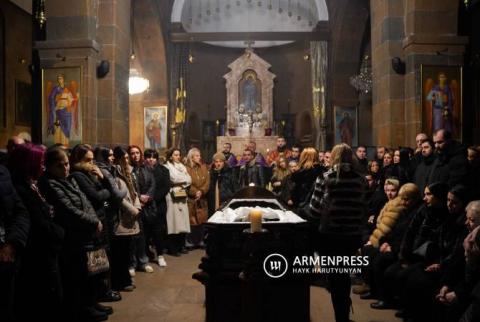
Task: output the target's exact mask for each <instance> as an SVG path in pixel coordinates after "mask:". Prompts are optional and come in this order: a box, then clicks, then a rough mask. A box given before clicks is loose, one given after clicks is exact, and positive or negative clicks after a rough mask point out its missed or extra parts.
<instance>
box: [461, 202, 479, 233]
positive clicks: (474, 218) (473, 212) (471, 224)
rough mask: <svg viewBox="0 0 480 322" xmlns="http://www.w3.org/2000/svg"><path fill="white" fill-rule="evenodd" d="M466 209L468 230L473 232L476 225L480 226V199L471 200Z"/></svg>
mask: <svg viewBox="0 0 480 322" xmlns="http://www.w3.org/2000/svg"><path fill="white" fill-rule="evenodd" d="M465 210H466V211H467V215H466V217H467V219H466V220H465V225H466V226H467V228H468V231H470V232H471V231H473V230H474V229H475V228H476V227H478V226H480V200H474V201H470V203H469V204H468V205H467V208H465Z"/></svg>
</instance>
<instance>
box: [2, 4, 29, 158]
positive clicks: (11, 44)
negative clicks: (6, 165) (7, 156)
mask: <svg viewBox="0 0 480 322" xmlns="http://www.w3.org/2000/svg"><path fill="white" fill-rule="evenodd" d="M0 14H1V15H2V16H3V20H4V25H3V27H4V28H5V29H4V33H3V37H4V43H5V51H4V61H3V62H0V63H1V64H4V66H3V68H4V73H5V78H4V95H2V97H0V100H3V104H4V105H3V106H2V107H4V108H5V110H2V107H0V113H3V117H4V119H3V118H0V119H1V120H2V121H3V122H2V123H3V124H0V148H1V149H3V148H5V145H6V143H7V140H8V138H9V137H10V136H12V135H17V134H19V133H20V132H30V126H27V125H20V124H18V122H17V121H16V120H15V104H16V94H15V82H16V81H22V82H25V83H28V84H30V83H31V79H30V73H29V71H28V66H29V65H30V64H31V56H32V44H31V42H30V41H29V39H30V38H31V34H32V25H31V19H32V16H31V15H30V14H29V13H27V12H26V11H24V10H22V9H20V8H19V7H17V6H16V5H14V4H12V3H10V2H9V1H0ZM32 108H33V107H32Z"/></svg>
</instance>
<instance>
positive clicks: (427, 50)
mask: <svg viewBox="0 0 480 322" xmlns="http://www.w3.org/2000/svg"><path fill="white" fill-rule="evenodd" d="M458 3H459V2H458V1H454V0H430V1H426V0H371V1H370V7H371V19H372V59H373V61H372V67H373V78H374V84H373V138H374V143H375V144H377V145H386V146H390V147H396V146H399V145H409V146H412V145H414V144H415V135H416V133H418V132H420V131H421V128H422V126H421V96H420V95H421V85H420V83H421V81H420V66H421V64H430V65H462V64H463V56H462V55H463V52H464V49H465V43H466V41H467V39H466V38H464V37H459V36H457V16H458ZM393 57H400V58H401V59H402V60H404V61H405V62H406V74H405V75H399V74H396V73H395V71H393V69H392V67H391V59H392V58H393Z"/></svg>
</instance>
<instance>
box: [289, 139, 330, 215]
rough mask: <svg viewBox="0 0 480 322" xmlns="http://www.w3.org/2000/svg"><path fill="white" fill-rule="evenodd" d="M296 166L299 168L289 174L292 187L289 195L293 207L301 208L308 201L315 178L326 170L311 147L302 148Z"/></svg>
mask: <svg viewBox="0 0 480 322" xmlns="http://www.w3.org/2000/svg"><path fill="white" fill-rule="evenodd" d="M298 168H299V170H298V171H297V172H295V173H292V176H291V180H292V182H293V184H294V188H293V189H292V192H291V194H290V195H291V200H292V203H293V207H294V208H301V207H303V206H305V204H306V203H308V202H310V196H311V192H312V189H313V185H314V183H315V180H316V179H317V177H318V176H320V175H321V174H322V173H323V172H325V170H326V169H325V168H324V167H323V166H322V165H321V164H320V161H319V159H318V153H317V151H316V150H315V149H314V148H312V147H308V148H305V149H303V151H302V153H301V154H300V160H299V162H298Z"/></svg>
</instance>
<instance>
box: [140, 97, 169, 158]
mask: <svg viewBox="0 0 480 322" xmlns="http://www.w3.org/2000/svg"><path fill="white" fill-rule="evenodd" d="M143 120H144V124H145V149H154V150H159V149H165V148H167V127H168V123H167V107H166V106H155V107H145V109H144V118H143Z"/></svg>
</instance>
